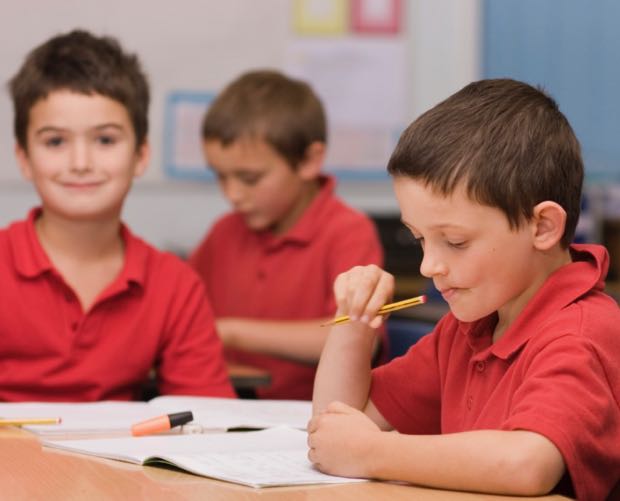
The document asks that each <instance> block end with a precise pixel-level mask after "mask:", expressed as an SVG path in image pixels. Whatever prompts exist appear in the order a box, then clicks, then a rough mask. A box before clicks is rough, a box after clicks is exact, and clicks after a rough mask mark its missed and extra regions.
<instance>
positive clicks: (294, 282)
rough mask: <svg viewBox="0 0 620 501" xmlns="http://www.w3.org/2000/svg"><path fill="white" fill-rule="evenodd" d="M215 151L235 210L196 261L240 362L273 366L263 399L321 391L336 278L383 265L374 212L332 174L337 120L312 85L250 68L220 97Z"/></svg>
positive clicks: (213, 160) (206, 125)
mask: <svg viewBox="0 0 620 501" xmlns="http://www.w3.org/2000/svg"><path fill="white" fill-rule="evenodd" d="M202 138H203V146H204V152H205V156H206V159H207V162H208V164H209V167H210V168H211V169H212V170H213V172H214V173H215V175H216V177H217V179H218V182H219V185H220V188H221V190H222V192H223V194H224V196H225V197H226V198H227V199H228V200H229V201H230V203H231V205H232V207H233V211H232V212H231V213H229V214H226V215H225V216H223V217H222V218H220V219H219V220H218V221H217V222H216V223H215V224H214V226H213V227H212V228H211V230H210V231H209V233H208V234H207V235H206V236H205V238H204V239H203V241H202V242H201V243H200V244H199V246H198V247H197V249H196V250H195V251H194V253H193V254H192V256H191V258H190V263H191V264H192V265H193V266H194V268H195V269H196V270H197V271H198V273H199V274H200V275H201V276H202V278H203V279H204V281H205V284H206V286H207V292H208V294H209V298H210V300H211V304H213V310H214V312H215V316H216V317H217V327H218V334H219V335H220V336H221V337H222V340H223V342H224V346H225V353H226V356H227V358H228V359H229V360H232V361H235V362H237V363H243V364H247V365H252V366H255V367H260V368H263V369H266V370H267V371H269V373H270V374H271V384H270V385H269V386H267V387H261V388H258V389H257V392H256V393H257V395H258V396H259V397H261V398H277V399H307V400H309V399H310V398H312V384H313V381H314V374H315V370H316V363H317V362H318V359H319V356H320V354H321V349H322V348H323V343H324V341H325V337H326V335H327V332H326V329H325V328H322V327H321V326H320V324H321V323H322V322H324V321H326V320H327V319H329V318H330V317H331V315H333V312H334V310H335V308H336V304H335V301H334V297H333V293H332V284H333V281H334V280H335V278H336V276H337V275H338V274H339V273H341V272H343V271H345V270H347V269H349V268H351V267H352V266H354V265H357V264H364V265H366V264H377V265H380V264H381V263H382V259H383V258H382V249H381V244H380V242H379V239H378V236H377V233H376V231H375V228H374V226H373V223H372V221H370V219H369V218H368V217H367V216H366V215H364V214H362V213H360V212H358V211H356V210H354V209H352V208H350V207H348V206H347V205H345V204H344V203H343V202H342V201H341V200H340V199H339V198H338V197H337V196H336V194H335V180H334V179H333V178H332V177H331V176H327V175H324V174H322V173H321V169H322V167H323V162H324V159H325V153H326V142H327V126H326V119H325V113H324V110H323V105H322V104H321V101H320V100H319V98H318V96H317V95H316V94H315V93H314V91H313V90H312V88H311V87H310V86H309V85H308V84H307V83H305V82H302V81H300V80H295V79H292V78H289V77H287V76H286V75H283V74H281V73H279V72H277V71H272V70H254V71H249V72H247V73H245V74H243V75H241V76H239V77H238V78H237V79H235V80H234V81H233V82H231V83H230V84H229V85H228V86H226V88H225V89H224V90H223V91H222V92H221V93H220V94H219V95H218V96H217V98H216V99H215V101H214V102H213V103H212V104H211V106H210V107H209V109H208V111H207V113H206V115H205V118H204V121H203V128H202Z"/></svg>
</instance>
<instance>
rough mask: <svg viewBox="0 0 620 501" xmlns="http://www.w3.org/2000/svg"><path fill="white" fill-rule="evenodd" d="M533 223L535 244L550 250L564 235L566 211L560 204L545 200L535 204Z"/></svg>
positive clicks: (540, 248)
mask: <svg viewBox="0 0 620 501" xmlns="http://www.w3.org/2000/svg"><path fill="white" fill-rule="evenodd" d="M531 223H532V237H533V241H534V246H535V247H536V248H537V249H538V250H549V249H550V248H551V247H553V246H554V245H556V244H557V243H558V242H560V240H562V236H564V229H565V227H566V211H565V210H564V209H563V208H562V206H561V205H560V204H558V203H556V202H551V201H549V200H545V201H544V202H540V203H539V204H537V205H536V206H534V210H533V216H532V220H531Z"/></svg>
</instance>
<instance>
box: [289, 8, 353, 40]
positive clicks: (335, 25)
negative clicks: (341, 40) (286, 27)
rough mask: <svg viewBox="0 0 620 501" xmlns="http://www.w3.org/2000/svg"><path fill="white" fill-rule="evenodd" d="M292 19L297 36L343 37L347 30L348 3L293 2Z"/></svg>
mask: <svg viewBox="0 0 620 501" xmlns="http://www.w3.org/2000/svg"><path fill="white" fill-rule="evenodd" d="M293 19H294V22H293V25H294V28H295V31H296V32H297V34H299V35H344V34H346V33H347V31H348V29H349V23H348V20H349V2H348V0H295V4H294V13H293Z"/></svg>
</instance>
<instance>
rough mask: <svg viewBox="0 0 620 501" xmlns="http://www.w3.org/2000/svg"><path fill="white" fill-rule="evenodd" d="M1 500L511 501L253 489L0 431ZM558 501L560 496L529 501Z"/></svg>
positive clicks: (379, 490)
mask: <svg viewBox="0 0 620 501" xmlns="http://www.w3.org/2000/svg"><path fill="white" fill-rule="evenodd" d="M0 498H1V499H10V500H18V501H19V500H32V499H45V500H48V501H56V500H63V501H67V500H84V499H88V500H89V501H92V500H104V499H105V500H109V499H114V500H117V499H118V500H124V499H131V500H136V499H148V500H154V501H158V500H162V501H163V500H166V501H169V500H175V499H181V500H184V501H192V500H205V499H208V500H216V501H217V500H226V501H231V500H232V501H237V500H238V501H249V500H259V499H260V500H263V501H302V500H303V501H325V500H328V501H329V500H335V501H365V500H376V499H389V500H390V501H400V500H402V501H405V500H407V501H409V500H411V499H415V500H417V501H426V500H433V501H435V500H436V501H439V500H442V501H450V500H455V501H475V500H477V501H485V500H487V501H492V500H495V501H509V500H511V499H520V500H521V501H523V498H511V497H503V496H487V495H482V494H470V493H460V492H448V491H441V490H434V489H424V488H420V487H414V486H408V485H397V484H391V483H385V482H365V483H361V484H343V485H329V486H302V487H275V488H268V489H252V488H250V487H244V486H240V485H236V484H231V483H227V482H220V481H217V480H212V479H208V478H204V477H199V476H196V475H191V474H188V473H185V472H182V471H178V470H173V469H167V468H158V467H142V466H137V465H133V464H129V463H123V462H120V461H112V460H107V459H100V458H94V457H88V456H83V455H78V454H71V453H66V452H61V451H55V450H51V449H45V448H42V447H41V445H40V443H39V441H38V440H37V438H36V437H34V436H32V435H30V434H29V433H27V432H24V431H21V430H19V429H15V428H2V429H0ZM532 499H540V500H547V501H550V500H557V501H559V500H562V499H566V498H562V497H560V496H546V497H542V498H532Z"/></svg>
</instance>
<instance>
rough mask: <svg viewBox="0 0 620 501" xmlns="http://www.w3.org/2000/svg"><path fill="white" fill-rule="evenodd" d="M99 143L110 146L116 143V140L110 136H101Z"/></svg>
mask: <svg viewBox="0 0 620 501" xmlns="http://www.w3.org/2000/svg"><path fill="white" fill-rule="evenodd" d="M97 142H98V143H99V144H102V145H110V144H114V143H116V138H115V137H114V136H110V135H101V136H98V137H97Z"/></svg>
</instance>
